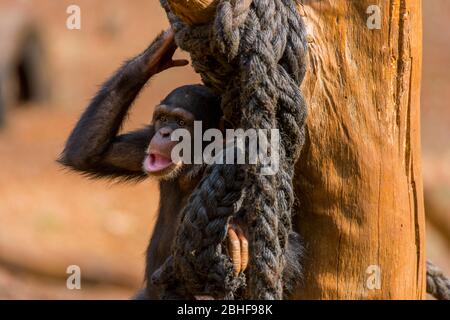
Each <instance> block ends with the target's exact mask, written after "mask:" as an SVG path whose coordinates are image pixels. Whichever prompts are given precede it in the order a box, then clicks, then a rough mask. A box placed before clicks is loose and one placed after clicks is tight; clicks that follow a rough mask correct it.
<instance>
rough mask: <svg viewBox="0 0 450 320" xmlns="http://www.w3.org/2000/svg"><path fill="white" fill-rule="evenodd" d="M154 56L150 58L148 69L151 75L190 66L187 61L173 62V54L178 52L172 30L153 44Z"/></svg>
mask: <svg viewBox="0 0 450 320" xmlns="http://www.w3.org/2000/svg"><path fill="white" fill-rule="evenodd" d="M151 49H152V54H151V56H150V57H149V61H148V67H149V69H150V72H151V74H157V73H160V72H162V71H164V70H166V69H170V68H174V67H182V66H185V65H187V64H189V61H187V60H184V59H183V60H173V59H172V57H173V54H174V53H175V50H177V45H176V43H175V34H174V32H173V30H172V29H171V28H169V29H167V30H166V31H164V32H163V33H162V34H161V35H159V36H158V38H157V40H156V41H155V42H154V43H153V44H152V48H151Z"/></svg>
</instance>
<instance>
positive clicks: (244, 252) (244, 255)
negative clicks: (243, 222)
mask: <svg viewBox="0 0 450 320" xmlns="http://www.w3.org/2000/svg"><path fill="white" fill-rule="evenodd" d="M235 228H236V234H237V236H238V238H239V242H240V244H241V272H244V271H245V270H246V269H247V267H248V261H249V258H248V255H249V252H248V240H247V237H246V236H245V234H244V232H243V231H242V229H241V227H239V226H236V227H235Z"/></svg>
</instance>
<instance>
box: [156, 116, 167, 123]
mask: <svg viewBox="0 0 450 320" xmlns="http://www.w3.org/2000/svg"><path fill="white" fill-rule="evenodd" d="M158 120H159V121H161V122H167V118H166V116H160V117H159V119H158Z"/></svg>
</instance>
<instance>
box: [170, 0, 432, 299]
mask: <svg viewBox="0 0 450 320" xmlns="http://www.w3.org/2000/svg"><path fill="white" fill-rule="evenodd" d="M169 2H171V3H172V4H174V3H177V4H179V5H180V6H179V7H178V8H179V9H180V10H181V11H183V13H182V16H189V15H190V10H189V9H188V8H187V7H185V9H186V10H184V9H183V3H185V2H186V1H182V0H170V1H169ZM188 2H197V3H201V4H202V6H203V7H202V8H206V9H205V10H210V9H211V8H210V7H209V6H213V5H214V1H212V0H202V1H200V0H195V1H188ZM376 2H377V1H375V3H376ZM302 3H303V4H302V5H300V6H299V10H300V12H301V14H302V15H303V16H304V18H305V22H306V23H307V25H308V32H309V36H308V38H309V41H310V52H309V71H308V75H307V77H306V80H305V82H304V84H303V87H302V89H303V93H304V95H305V97H306V99H307V102H308V106H309V109H310V113H309V118H308V124H307V143H306V145H305V147H304V149H303V152H302V157H301V159H300V161H299V162H298V164H297V168H296V169H297V171H296V172H297V175H296V178H295V181H294V183H295V187H296V194H297V198H298V204H297V207H296V211H297V212H298V214H297V216H296V218H295V219H296V221H295V224H296V227H297V228H298V229H299V231H300V233H301V234H302V236H303V238H304V241H305V245H306V255H307V257H306V261H305V262H304V266H305V280H304V283H303V285H302V287H301V288H299V289H298V290H297V294H296V295H295V297H296V298H299V299H423V298H424V297H425V280H426V278H425V247H424V240H425V216H424V203H423V186H422V171H421V157H420V155H421V146H420V80H421V64H422V14H421V13H422V11H421V1H420V0H381V1H378V3H379V4H378V7H379V8H380V9H381V12H380V13H381V29H374V30H370V29H369V28H368V26H367V20H368V19H369V17H370V16H371V14H368V13H367V9H368V8H369V6H371V5H373V4H374V1H373V0H358V1H347V0H320V1H319V0H304V1H303V2H302ZM197 8H199V7H197ZM197 14H198V12H197ZM210 15H211V11H209V12H208V13H206V14H205V15H204V16H202V17H203V19H205V16H210ZM210 18H211V17H210ZM204 21H205V20H202V21H200V23H202V22H204ZM191 23H196V21H195V19H193V20H191ZM377 270H379V271H380V272H381V274H380V276H381V278H380V280H381V282H380V287H379V289H377V285H376V274H374V273H373V272H374V271H377ZM367 272H369V273H367ZM371 281H374V282H371Z"/></svg>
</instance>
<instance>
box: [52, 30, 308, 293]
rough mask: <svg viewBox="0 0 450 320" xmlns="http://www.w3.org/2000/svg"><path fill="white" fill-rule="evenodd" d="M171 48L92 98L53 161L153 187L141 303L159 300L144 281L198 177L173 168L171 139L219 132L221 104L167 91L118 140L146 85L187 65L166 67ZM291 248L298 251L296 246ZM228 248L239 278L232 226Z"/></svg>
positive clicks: (197, 91) (167, 36) (188, 168)
mask: <svg viewBox="0 0 450 320" xmlns="http://www.w3.org/2000/svg"><path fill="white" fill-rule="evenodd" d="M176 48H177V47H176V45H175V42H174V34H173V31H172V30H170V29H169V30H167V31H166V32H163V33H162V34H160V35H159V36H158V37H157V38H156V39H155V41H153V43H152V44H151V45H150V46H149V47H148V48H147V49H146V50H145V51H144V52H143V53H141V54H140V55H138V56H137V57H135V58H134V59H132V60H130V61H128V62H126V63H125V64H124V66H123V67H122V68H120V69H119V71H117V72H116V74H115V75H113V76H112V77H111V78H110V79H109V80H108V81H107V82H106V83H105V84H104V85H103V87H102V88H101V89H100V91H99V92H98V93H97V95H96V96H95V97H94V99H93V100H92V102H91V103H90V105H89V106H88V108H87V110H86V111H85V112H84V114H83V115H82V117H81V119H80V120H79V121H78V123H77V125H76V127H75V129H74V130H73V132H72V133H71V135H70V137H69V139H68V141H67V144H66V146H65V149H64V151H63V153H62V155H61V157H60V159H59V162H60V163H61V164H63V165H65V166H67V167H69V168H71V169H73V170H76V171H79V172H82V173H83V174H85V175H88V176H90V177H94V178H100V177H106V178H118V179H122V180H141V179H144V178H145V177H148V176H150V177H155V178H157V179H158V180H159V185H160V206H159V213H158V220H157V222H156V226H155V229H154V232H153V236H152V239H151V241H150V244H149V247H148V251H147V268H146V289H145V290H144V291H143V292H142V293H141V294H140V295H139V298H146V299H158V298H159V294H158V290H157V288H155V287H154V286H152V284H151V281H150V279H151V276H152V274H153V273H154V271H156V269H158V268H159V267H160V266H161V265H162V264H163V263H164V261H165V260H166V259H167V258H168V256H169V255H170V251H171V245H172V241H173V239H174V237H175V234H176V230H177V226H178V223H179V219H180V217H179V214H180V212H181V210H182V208H183V207H184V205H185V204H186V202H187V200H188V198H189V196H190V194H191V193H192V191H193V190H194V189H195V187H196V186H197V184H198V183H199V182H200V179H201V177H202V174H203V169H204V167H203V166H201V165H188V164H178V163H177V164H175V163H173V162H172V160H171V150H172V148H173V147H174V145H175V144H176V142H172V141H171V134H172V132H173V131H174V130H175V129H178V128H185V129H187V130H189V131H190V132H191V133H193V124H194V121H202V127H203V129H204V130H207V129H209V128H220V127H222V128H223V127H224V125H223V120H222V113H221V109H220V98H219V97H217V96H216V95H215V94H213V93H212V92H211V91H210V90H209V89H208V88H206V87H205V86H202V85H189V86H184V87H181V88H178V89H176V90H174V91H173V92H172V93H170V94H169V95H168V96H167V97H166V98H165V99H164V100H163V101H162V102H161V103H160V104H159V105H158V106H157V107H156V109H155V111H154V115H153V120H152V122H151V124H150V125H149V126H147V127H145V128H143V129H141V130H137V131H134V132H131V133H127V134H124V135H118V132H119V130H120V127H121V125H122V122H123V121H124V118H125V117H126V115H127V113H128V110H129V108H130V106H131V105H132V103H133V101H134V100H135V98H136V97H137V95H138V94H139V92H140V91H141V89H142V88H143V87H144V85H145V84H146V83H147V81H148V80H149V79H150V78H151V77H152V76H153V75H155V74H158V73H160V72H162V71H164V70H166V69H169V68H172V67H179V66H185V65H187V64H188V61H185V60H172V57H173V54H174V52H175V50H176ZM291 247H292V248H294V249H295V250H297V251H299V249H298V247H297V246H295V245H293V246H291ZM228 248H229V249H228V252H229V254H230V255H231V257H230V258H231V260H232V262H233V265H234V269H235V272H236V273H240V272H244V271H245V270H246V268H247V264H248V242H247V239H246V236H245V228H243V227H242V228H241V226H240V225H239V224H238V223H235V222H233V223H232V224H231V225H230V226H229V231H228ZM291 256H292V260H296V259H297V256H296V254H293V255H291ZM295 265H296V264H295V263H293V264H292V266H295ZM288 269H289V268H288ZM290 269H291V270H292V269H295V268H294V267H290ZM291 273H292V274H293V275H294V274H296V273H295V272H292V271H291Z"/></svg>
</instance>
